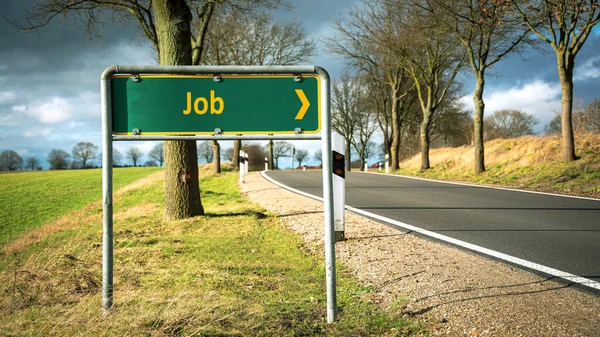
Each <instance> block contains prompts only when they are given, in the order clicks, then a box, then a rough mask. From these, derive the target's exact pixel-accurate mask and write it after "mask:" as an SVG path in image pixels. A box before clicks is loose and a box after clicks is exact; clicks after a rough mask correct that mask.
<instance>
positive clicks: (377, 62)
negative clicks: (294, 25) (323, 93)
mask: <svg viewBox="0 0 600 337" xmlns="http://www.w3.org/2000/svg"><path fill="white" fill-rule="evenodd" d="M404 8H406V6H400V7H399V6H396V4H395V3H392V2H389V1H387V0H373V1H369V0H363V1H362V3H361V4H360V5H358V6H354V7H352V8H351V10H350V12H349V16H348V18H345V19H343V20H341V19H340V20H336V22H335V29H336V30H337V31H338V34H337V35H336V36H335V37H334V38H331V39H327V40H326V42H327V48H328V49H329V50H330V51H331V52H333V53H335V54H338V55H340V56H342V57H343V58H345V60H346V61H347V63H348V64H349V65H350V66H352V67H353V68H355V69H357V70H359V71H360V72H361V73H362V74H364V75H365V76H366V77H367V78H368V79H369V80H368V81H365V82H366V83H367V84H368V85H369V86H370V87H372V88H374V89H375V90H370V92H371V93H374V95H373V96H372V98H375V99H377V100H376V101H375V104H374V107H375V111H376V113H377V120H378V122H379V125H380V127H381V130H382V132H383V134H384V144H385V145H386V148H388V149H389V150H388V151H389V152H390V153H391V162H392V165H391V166H392V169H393V170H395V169H397V168H398V167H399V158H400V144H401V134H402V128H403V121H404V118H405V117H406V114H407V113H408V112H409V109H410V106H411V104H412V103H411V101H410V100H407V98H408V97H407V96H408V94H409V93H410V92H411V91H412V90H413V88H414V85H413V84H412V83H411V82H412V81H409V79H410V78H409V74H408V72H407V71H406V69H405V67H404V66H403V60H402V58H403V56H402V55H401V54H402V51H401V50H398V49H397V48H395V46H397V45H398V43H397V42H396V40H397V39H398V38H399V37H402V36H403V35H404V33H403V32H402V30H401V26H399V25H398V22H397V21H396V18H395V17H394V16H395V15H400V16H401V15H402V13H404V12H403V11H404ZM390 42H393V44H392V43H390ZM386 87H387V90H386ZM388 90H389V91H388ZM369 101H371V100H370V99H367V100H366V102H369ZM371 103H372V101H371ZM390 129H391V134H390ZM348 167H350V166H349V165H348Z"/></svg>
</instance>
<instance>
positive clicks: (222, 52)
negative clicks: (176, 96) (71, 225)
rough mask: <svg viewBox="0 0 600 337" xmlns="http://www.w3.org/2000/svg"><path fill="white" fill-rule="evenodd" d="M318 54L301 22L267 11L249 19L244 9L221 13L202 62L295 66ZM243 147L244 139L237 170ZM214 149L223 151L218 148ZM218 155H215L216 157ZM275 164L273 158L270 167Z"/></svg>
mask: <svg viewBox="0 0 600 337" xmlns="http://www.w3.org/2000/svg"><path fill="white" fill-rule="evenodd" d="M314 52H315V43H314V41H312V40H311V39H309V38H307V35H306V32H305V31H304V28H303V26H302V24H301V23H300V22H298V21H297V20H291V21H287V22H277V21H275V20H274V19H273V17H272V16H270V15H268V14H267V13H264V12H258V13H255V14H254V15H252V16H249V15H246V13H245V12H243V11H240V10H230V11H217V13H216V15H215V17H214V18H213V23H212V26H211V29H210V30H209V31H208V32H207V35H206V50H205V53H204V55H203V57H202V60H201V63H202V64H210V65H292V64H298V63H301V62H306V61H308V60H309V58H310V57H311V56H312V55H313V54H314ZM216 145H218V144H216ZM241 146H242V145H241V141H240V140H235V141H234V151H233V158H232V162H233V163H234V166H235V167H236V168H238V165H239V163H238V162H239V158H238V156H239V150H240V149H241ZM213 149H215V150H219V149H220V148H219V147H218V146H216V147H213ZM218 156H219V154H218V153H214V157H215V158H216V157H218ZM269 158H271V156H270V155H269ZM272 162H273V160H272V158H271V160H270V167H272V166H273V163H272Z"/></svg>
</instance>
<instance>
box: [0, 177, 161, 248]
mask: <svg viewBox="0 0 600 337" xmlns="http://www.w3.org/2000/svg"><path fill="white" fill-rule="evenodd" d="M159 170H161V168H117V169H115V170H114V178H113V184H114V190H115V191H116V190H117V189H118V188H120V187H122V186H125V185H127V184H129V183H131V182H132V181H134V180H136V179H138V178H141V177H143V176H146V175H148V174H150V173H153V172H157V171H159ZM0 195H2V198H0V209H1V210H2V211H1V212H0V246H2V245H4V244H5V243H6V242H9V241H10V240H12V239H14V238H15V237H16V236H18V235H20V234H22V233H23V232H25V231H28V230H32V229H35V228H37V227H39V226H40V225H42V224H43V223H45V222H48V221H51V220H53V219H56V218H58V217H60V216H62V215H64V214H66V213H67V212H70V211H73V210H76V209H80V208H81V207H83V206H84V205H86V204H88V203H89V202H91V201H96V200H101V199H102V171H101V170H100V169H91V170H66V171H36V172H20V173H7V174H0Z"/></svg>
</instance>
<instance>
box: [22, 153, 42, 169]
mask: <svg viewBox="0 0 600 337" xmlns="http://www.w3.org/2000/svg"><path fill="white" fill-rule="evenodd" d="M25 168H26V169H28V170H31V171H34V170H37V169H41V167H40V161H39V160H38V159H37V158H36V157H34V156H31V157H28V158H27V159H25Z"/></svg>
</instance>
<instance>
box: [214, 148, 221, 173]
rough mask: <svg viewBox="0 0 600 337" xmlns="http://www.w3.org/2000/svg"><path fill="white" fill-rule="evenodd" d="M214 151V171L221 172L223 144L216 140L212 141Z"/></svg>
mask: <svg viewBox="0 0 600 337" xmlns="http://www.w3.org/2000/svg"><path fill="white" fill-rule="evenodd" d="M212 151H213V171H214V172H215V174H220V173H221V145H219V142H217V141H216V140H213V141H212Z"/></svg>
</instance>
